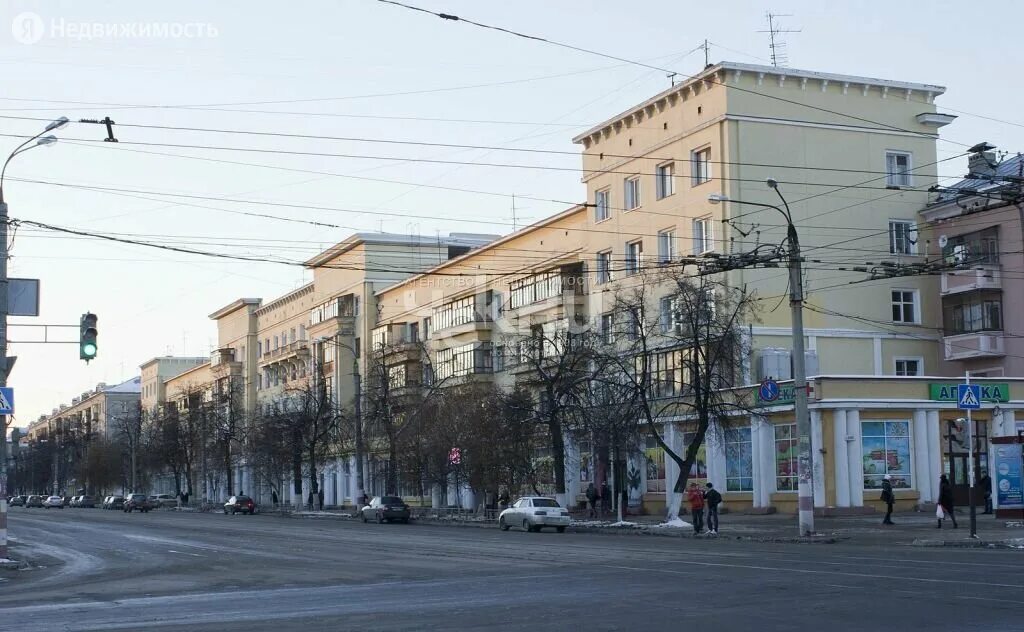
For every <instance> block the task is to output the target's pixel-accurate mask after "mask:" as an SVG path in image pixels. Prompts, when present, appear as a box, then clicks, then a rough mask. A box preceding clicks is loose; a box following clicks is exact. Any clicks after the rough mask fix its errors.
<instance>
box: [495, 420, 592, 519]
mask: <svg viewBox="0 0 1024 632" xmlns="http://www.w3.org/2000/svg"><path fill="white" fill-rule="evenodd" d="M498 493H499V494H500V493H501V492H500V491H499V492H498ZM579 495H580V446H579V444H578V443H577V442H576V441H575V440H573V438H572V437H566V438H565V502H564V503H563V504H562V506H563V507H574V506H575V505H576V499H577V498H578V497H579Z"/></svg>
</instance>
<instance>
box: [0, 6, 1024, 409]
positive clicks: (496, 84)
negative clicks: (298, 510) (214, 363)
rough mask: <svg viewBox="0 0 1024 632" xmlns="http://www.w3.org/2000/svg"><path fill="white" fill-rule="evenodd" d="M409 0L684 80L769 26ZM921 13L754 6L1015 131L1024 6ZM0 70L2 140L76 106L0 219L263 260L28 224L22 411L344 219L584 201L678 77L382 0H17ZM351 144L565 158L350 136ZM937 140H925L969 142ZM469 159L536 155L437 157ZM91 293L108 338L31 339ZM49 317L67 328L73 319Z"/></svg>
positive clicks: (139, 353)
mask: <svg viewBox="0 0 1024 632" xmlns="http://www.w3.org/2000/svg"><path fill="white" fill-rule="evenodd" d="M409 3H410V4H414V5H417V6H421V7H423V8H427V9H430V10H433V11H438V12H443V13H448V14H455V15H459V16H461V17H464V18H468V19H472V20H475V21H478V22H483V23H487V24H493V25H497V26H502V27H505V28H509V29H513V30H518V31H522V32H525V33H529V34H533V35H537V36H541V37H545V38H548V39H552V40H558V41H561V42H565V43H568V44H573V45H576V46H579V47H583V48H589V49H592V50H597V51H601V52H604V53H608V54H610V55H614V56H617V57H622V58H627V59H629V60H635V61H641V62H644V63H649V64H652V65H656V66H659V67H667V68H671V69H673V70H677V71H678V73H679V74H680V75H681V76H685V75H689V74H693V73H696V72H698V71H700V69H701V68H702V67H703V65H704V51H703V50H699V49H697V47H698V46H699V45H701V44H702V43H703V42H704V40H708V41H709V42H710V60H711V62H712V63H715V62H718V61H723V60H728V61H737V62H748V63H767V62H768V59H767V58H768V55H769V48H768V37H767V35H766V34H765V33H761V32H759V31H762V30H764V29H765V28H766V23H765V11H766V9H768V8H769V7H768V6H766V5H764V4H762V3H758V2H747V1H744V0H737V1H727V2H719V3H691V2H679V1H678V0H648V1H647V2H644V3H642V4H641V5H636V4H633V3H623V2H611V1H607V0H590V1H569V0H559V1H558V2H552V1H550V0H548V1H539V0H518V1H517V2H494V1H486V2H485V1H480V0H476V1H474V2H470V1H468V0H410V2H409ZM921 6H922V5H921V4H920V3H918V2H909V1H907V2H901V1H896V0H890V1H888V2H884V3H883V2H871V1H860V2H856V1H850V0H847V1H844V2H832V3H822V2H818V1H807V2H801V1H791V2H775V3H773V4H772V5H771V7H770V8H771V9H772V10H773V11H774V12H776V13H778V14H787V15H788V17H784V18H782V21H781V23H782V26H783V27H784V28H787V29H798V30H799V32H798V33H788V34H786V35H785V36H784V37H785V41H786V44H787V46H786V53H787V57H788V61H787V64H788V65H789V66H791V67H794V68H802V69H808V70H817V71H825V72H835V73H844V74H851V75H862V76H870V77H878V78H885V79H896V80H904V81H914V82H921V83H930V84H939V85H943V86H946V87H947V93H946V94H945V95H943V96H942V97H940V98H939V99H938V106H939V110H940V111H944V112H948V113H952V114H957V115H958V117H959V118H958V119H957V120H956V121H955V122H954V123H953V124H951V125H949V126H947V127H945V128H943V129H942V136H943V137H944V138H948V139H951V140H954V141H956V142H961V143H967V144H974V143H977V142H980V141H988V142H991V143H993V144H995V145H997V146H998V147H999V148H1000V149H1001V150H1006V151H1010V152H1016V151H1018V150H1021V149H1022V148H1024V116H1022V115H1020V114H1019V113H1018V109H1019V108H1017V107H1015V105H1014V104H1015V103H1017V102H1019V101H1020V98H1021V96H1022V95H1021V92H1022V90H1024V87H1022V86H1021V85H1020V82H1018V81H1013V80H1011V78H1013V77H1015V76H1016V75H1015V71H1016V64H1015V63H1014V60H1019V52H1018V47H1017V45H1016V42H1017V41H1019V32H1018V25H1019V24H1020V23H1021V21H1022V20H1024V3H1018V2H1010V1H1008V0H1004V1H994V2H990V3H988V4H986V8H985V10H984V11H971V10H966V9H965V7H966V6H967V5H964V3H963V2H951V1H945V0H937V1H934V2H930V3H928V9H927V10H923V9H922V8H921ZM993 16H999V18H998V19H993ZM0 77H2V90H0V150H4V154H5V155H6V154H9V153H10V152H11V151H12V150H13V149H14V148H15V147H17V145H18V144H19V143H20V142H22V141H21V140H20V139H19V137H26V136H31V135H34V134H36V133H37V132H38V131H40V130H41V129H42V127H43V126H44V125H45V124H46V122H47V121H48V120H51V119H53V118H57V117H59V116H67V117H68V118H69V119H70V120H71V121H72V124H70V125H68V126H67V127H65V128H63V129H61V130H59V131H58V132H56V133H57V135H58V136H59V137H60V141H59V142H58V143H57V144H55V145H52V146H46V147H38V148H35V149H33V150H31V151H29V152H26V153H25V154H23V155H19V156H17V157H16V158H15V160H14V161H12V162H11V165H10V167H9V168H8V171H7V176H6V180H5V183H4V195H5V198H6V200H7V202H8V204H9V207H10V214H11V216H12V217H14V218H19V219H25V220H33V221H38V222H43V223H47V224H52V225H58V226H61V227H68V228H75V229H81V230H85V231H89V232H93V233H102V234H106V235H116V236H120V237H124V238H128V239H134V240H144V241H148V242H156V243H161V244H164V245H167V246H177V247H186V248H193V249H202V250H207V251H213V252H217V253H229V254H232V255H240V256H244V257H250V258H255V259H258V260H260V261H258V262H256V261H239V260H229V259H217V258H210V257H202V256H197V255H193V254H186V253H180V252H172V251H167V250H159V249H153V248H148V247H142V246H136V245H129V244H124V243H116V242H112V241H104V240H97V239H93V238H83V237H80V236H74V235H69V234H66V233H55V232H52V231H47V230H43V229H38V228H31V227H29V226H21V227H20V228H18V230H17V232H16V234H15V235H14V237H13V244H12V249H11V259H10V271H9V273H10V276H12V277H27V278H38V279H40V280H41V288H42V290H41V313H40V315H39V316H38V317H34V318H28V317H15V318H11V326H10V329H9V337H10V339H11V340H12V341H13V344H12V345H11V350H10V353H11V354H12V355H17V356H18V361H17V366H16V367H15V369H14V371H13V373H12V375H11V379H10V382H9V384H10V385H12V386H14V387H15V390H16V415H15V419H14V422H13V423H14V425H17V426H24V425H27V424H28V423H30V422H31V421H33V420H34V419H36V418H37V417H38V416H39V415H40V414H43V413H48V412H49V411H50V410H51V409H53V408H55V407H57V406H58V405H60V404H61V403H70V400H71V398H72V397H74V396H76V395H78V394H80V393H82V392H83V391H86V390H89V389H91V388H93V387H95V385H96V384H97V383H99V382H105V383H107V384H115V383H118V382H120V381H122V380H125V379H128V378H130V377H132V376H134V375H137V374H138V371H139V369H138V367H139V364H141V363H142V362H145V361H146V360H148V359H150V358H152V357H155V356H160V355H168V354H173V355H196V356H204V355H208V354H209V352H210V351H211V348H212V347H213V346H214V345H215V341H216V328H215V325H214V323H213V321H211V320H209V317H208V315H209V314H210V313H211V312H213V311H215V310H216V309H218V308H219V307H221V306H223V305H226V304H227V303H229V302H231V301H233V300H234V299H236V298H239V297H242V296H246V297H263V298H264V299H270V298H273V297H275V296H278V295H280V294H283V293H286V292H288V291H289V290H291V289H294V288H296V287H298V286H300V285H302V284H303V283H305V282H308V281H309V280H310V279H311V276H310V273H309V272H308V271H306V270H304V269H302V267H301V266H297V265H292V264H294V262H298V261H302V260H304V259H306V258H308V257H309V256H311V255H313V254H315V253H316V252H318V251H319V250H320V249H322V248H323V247H325V246H328V245H330V244H333V243H336V242H338V241H340V240H342V239H344V238H345V237H346V236H348V235H349V234H351V233H352V232H353V231H357V230H358V231H380V230H383V231H387V232H397V233H412V234H418V235H427V236H430V235H436V234H438V233H440V234H447V233H449V232H476V233H507V232H510V231H511V230H513V228H514V227H515V226H522V225H523V224H524V223H527V222H530V221H535V220H538V219H540V218H543V217H545V216H547V215H551V214H554V213H556V212H558V211H560V210H563V209H564V208H566V207H567V206H569V205H570V204H571V203H574V202H578V201H582V200H583V198H584V197H585V188H584V186H583V185H582V184H581V183H580V174H579V173H578V172H575V171H574V169H576V168H578V167H579V158H578V156H576V155H574V154H575V153H576V152H578V151H579V147H578V146H577V145H573V144H572V142H571V138H572V137H573V136H574V135H575V134H577V133H579V132H581V131H583V130H585V129H587V128H588V127H590V126H591V125H593V124H595V123H598V122H600V121H603V120H605V119H607V118H608V117H610V116H611V115H613V114H616V113H618V112H620V111H622V110H624V109H626V108H627V107H629V106H631V105H633V104H635V103H637V102H640V101H642V100H644V99H646V98H648V97H650V96H651V95H653V94H655V93H657V92H659V91H661V90H663V89H664V88H666V87H668V85H669V79H668V77H666V76H665V73H663V72H659V71H654V70H650V69H647V68H643V67H640V66H637V65H634V64H628V63H623V62H617V61H613V60H610V59H606V58H602V57H599V56H595V55H591V54H586V53H582V52H576V51H571V50H566V49H564V48H559V47H555V46H552V45H550V44H545V43H543V42H538V41H531V40H526V39H519V38H513V37H510V36H508V35H505V34H502V33H500V32H497V31H494V30H484V29H480V28H475V27H472V26H470V25H466V24H464V23H459V22H453V21H444V20H440V19H438V18H437V17H434V16H430V15H426V14H423V13H417V12H413V11H410V10H407V9H403V8H400V7H396V6H392V5H388V4H385V3H381V2H379V1H377V0H341V1H338V0H334V1H327V0H319V1H312V0H310V1H306V2H302V3H297V2H292V3H282V2H268V1H265V0H246V1H245V2H242V1H236V0H222V1H218V2H208V1H199V0H176V1H175V2H173V3H169V2H166V3H153V2H137V1H129V0H121V1H102V0H92V1H90V2H71V1H70V0H66V1H53V0H47V1H42V0H7V1H6V2H5V3H4V6H3V7H2V8H0ZM106 116H109V117H110V118H111V119H113V120H114V121H115V126H114V134H115V137H116V138H117V139H118V140H119V141H120V142H118V143H112V142H104V141H103V139H104V138H105V137H106V130H105V128H104V127H103V126H100V125H93V124H88V123H78V122H77V121H79V120H80V119H101V118H103V117H106ZM139 126H148V127H139ZM168 128H175V129H168ZM181 128H191V129H189V130H186V129H181ZM224 130H243V131H247V132H258V134H237V133H226V132H225V131H224ZM267 134H276V135H273V136H271V135H267ZM328 137H331V138H328ZM353 138H358V139H377V140H391V141H395V140H398V141H415V142H419V143H449V144H471V145H478V146H479V145H485V146H495V147H501V148H513V147H514V148H529V149H544V150H557V151H563V152H567V153H565V154H559V153H539V154H537V153H534V154H530V153H522V152H508V151H501V150H494V149H465V148H451V147H437V146H430V145H410V144H405V143H403V144H396V143H379V142H376V143H370V142H365V141H357V140H341V139H353ZM938 148H939V158H943V157H947V156H950V155H952V154H954V153H959V152H962V148H961V147H958V146H956V145H955V144H953V143H945V142H940V143H939V145H938ZM243 149H248V150H249V151H242V150H243ZM310 153H315V154H333V155H331V156H324V155H308V154H310ZM381 156H387V157H392V158H415V159H428V160H432V161H435V162H409V161H396V160H382V159H380V157H381ZM462 162H477V163H479V162H492V163H493V162H497V163H515V164H520V165H531V166H538V167H541V168H540V169H534V168H530V169H525V168H508V167H493V166H479V165H465V164H452V163H462ZM946 169H947V170H948V171H947V172H945V173H942V174H940V175H957V174H959V173H961V172H962V171H964V169H965V161H955V162H952V163H949V164H948V166H947V167H946ZM452 189H471V190H473V191H476V192H475V193H470V192H465V191H455V190H452ZM183 196H188V197H183ZM210 198H220V199H210ZM225 198H226V199H225ZM266 259H274V260H276V262H264V261H263V260H266ZM282 260H283V261H287V262H291V264H289V263H280V261H282ZM86 311H92V312H94V313H96V314H97V315H98V316H99V327H98V329H99V354H98V357H97V359H96V360H95V361H93V362H91V363H89V364H88V365H86V363H84V362H83V361H81V360H79V358H78V354H77V349H76V346H77V345H76V344H34V343H30V342H28V341H33V340H40V339H42V329H41V328H39V327H36V326H34V325H42V324H46V325H76V326H77V323H78V320H79V317H80V315H81V314H82V313H83V312H86ZM26 325H33V326H31V327H30V326H26ZM48 335H49V339H50V340H67V341H72V342H76V341H77V329H76V328H53V329H50V330H49V333H48ZM19 341H20V342H19Z"/></svg>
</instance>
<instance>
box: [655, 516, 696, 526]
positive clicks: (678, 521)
mask: <svg viewBox="0 0 1024 632" xmlns="http://www.w3.org/2000/svg"><path fill="white" fill-rule="evenodd" d="M684 527H685V528H688V529H692V528H693V525H692V524H690V523H689V522H686V521H685V520H683V519H681V518H679V517H676V518H673V519H671V520H669V521H667V522H662V523H661V524H656V525H652V526H651V528H652V529H682V528H684Z"/></svg>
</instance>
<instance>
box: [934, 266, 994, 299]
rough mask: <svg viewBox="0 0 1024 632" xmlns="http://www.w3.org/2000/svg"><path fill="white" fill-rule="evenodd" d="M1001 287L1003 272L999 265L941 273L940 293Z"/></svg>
mask: <svg viewBox="0 0 1024 632" xmlns="http://www.w3.org/2000/svg"><path fill="white" fill-rule="evenodd" d="M1001 289H1003V274H1002V269H1001V268H1000V266H999V265H985V266H979V267H975V268H970V269H964V270H953V271H950V272H943V273H942V294H943V295H946V294H956V293H959V292H971V291H974V290H1001Z"/></svg>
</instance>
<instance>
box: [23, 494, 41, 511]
mask: <svg viewBox="0 0 1024 632" xmlns="http://www.w3.org/2000/svg"><path fill="white" fill-rule="evenodd" d="M25 506H26V507H40V508H41V507H42V506H43V497H42V496H38V495H36V494H32V495H31V496H29V497H28V498H26V499H25Z"/></svg>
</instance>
